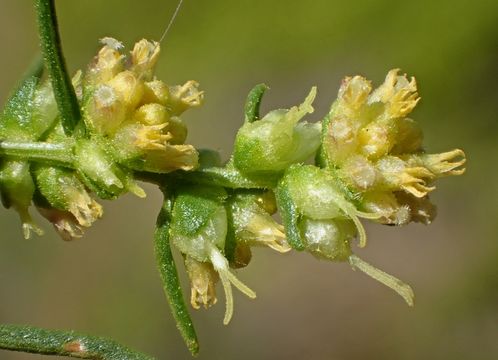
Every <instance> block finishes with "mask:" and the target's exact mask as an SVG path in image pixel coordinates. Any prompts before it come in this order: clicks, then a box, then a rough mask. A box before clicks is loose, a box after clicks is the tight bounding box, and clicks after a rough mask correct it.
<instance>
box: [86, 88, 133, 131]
mask: <svg viewBox="0 0 498 360" xmlns="http://www.w3.org/2000/svg"><path fill="white" fill-rule="evenodd" d="M84 111H85V120H86V123H87V125H89V127H90V128H92V129H95V131H97V132H98V133H100V134H103V135H112V134H114V133H115V132H116V130H117V129H118V128H119V127H120V126H121V124H122V123H123V121H124V120H125V118H126V108H125V106H124V103H123V101H122V100H121V98H120V97H119V96H118V93H117V92H116V90H114V88H112V87H111V86H108V85H97V87H96V88H95V90H94V92H93V94H92V96H91V97H90V98H89V99H88V101H87V102H86V103H85V106H84Z"/></svg>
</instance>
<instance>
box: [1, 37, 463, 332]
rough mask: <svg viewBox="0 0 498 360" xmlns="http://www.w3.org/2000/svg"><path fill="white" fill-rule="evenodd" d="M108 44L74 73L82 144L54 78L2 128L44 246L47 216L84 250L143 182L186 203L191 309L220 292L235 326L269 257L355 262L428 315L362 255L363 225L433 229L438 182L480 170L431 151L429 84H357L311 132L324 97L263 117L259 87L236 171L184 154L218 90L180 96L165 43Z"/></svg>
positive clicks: (184, 246) (6, 153) (196, 153)
mask: <svg viewBox="0 0 498 360" xmlns="http://www.w3.org/2000/svg"><path fill="white" fill-rule="evenodd" d="M102 44H103V46H102V48H101V49H100V51H99V52H98V55H97V56H96V57H95V59H94V60H93V61H92V62H91V64H90V65H89V67H88V69H87V70H86V71H85V72H84V73H83V72H81V71H79V72H77V73H76V75H75V76H74V77H73V80H72V82H73V86H74V89H75V91H76V94H77V99H78V102H79V104H80V108H81V112H82V120H81V121H80V122H79V123H78V124H77V125H76V128H75V129H74V132H73V133H72V134H70V135H68V134H66V133H65V132H64V129H63V126H62V124H61V118H60V116H59V113H58V111H57V104H56V101H55V99H54V95H53V91H52V85H51V83H50V82H49V81H48V80H45V81H43V80H42V79H41V78H40V77H39V76H32V77H29V78H28V79H26V80H25V81H24V82H23V83H22V84H21V86H20V87H19V88H18V90H17V91H16V92H15V93H14V95H13V96H12V97H11V99H10V100H9V102H8V103H7V105H6V107H5V109H4V112H3V114H2V115H1V117H0V140H1V142H0V148H1V149H0V151H1V152H0V156H1V157H0V159H1V162H0V190H1V195H2V201H3V204H4V206H5V207H7V208H9V207H12V208H13V209H14V210H16V211H17V212H18V213H19V215H20V218H21V222H22V226H23V231H24V236H25V237H26V238H28V237H29V236H30V234H31V232H36V233H39V234H41V230H40V228H39V227H38V226H37V225H36V224H34V222H33V221H32V219H31V217H30V215H29V211H28V209H29V207H30V206H31V205H32V204H34V206H35V207H36V209H37V210H38V211H39V212H40V214H42V215H43V216H44V217H45V218H46V219H47V220H48V221H50V222H51V223H52V224H53V225H54V227H55V229H56V231H57V232H58V234H59V235H60V236H61V237H62V238H63V239H64V240H72V239H75V238H79V237H81V236H82V234H83V230H84V229H85V228H88V227H90V226H91V225H92V224H93V223H94V222H95V221H96V220H97V219H99V218H101V217H102V214H103V209H102V206H101V205H100V204H99V203H98V202H97V201H96V199H116V198H118V197H119V196H121V195H123V194H125V193H127V192H131V193H133V194H135V195H137V196H139V197H145V192H144V191H143V189H142V188H140V187H139V185H138V184H137V181H149V182H153V183H156V184H158V185H159V186H160V188H161V189H162V191H163V192H164V194H165V198H166V199H167V200H168V201H169V202H170V203H171V206H170V207H169V208H168V211H169V213H168V219H169V220H170V221H169V223H168V228H167V230H166V231H167V232H168V234H167V236H168V237H169V240H170V243H171V244H172V245H173V246H174V247H175V248H176V249H178V250H179V251H180V252H181V254H182V255H183V259H184V263H185V267H186V270H187V273H188V276H189V278H190V282H191V296H190V300H191V304H192V306H193V307H194V308H196V309H198V308H199V307H201V306H204V307H209V306H211V305H213V304H215V303H216V301H217V295H216V285H217V283H218V282H221V284H222V286H223V289H224V292H225V298H226V313H225V317H224V323H225V324H228V322H229V321H230V319H231V317H232V314H233V295H232V285H233V286H235V287H236V288H237V289H238V290H240V291H241V292H242V293H244V294H246V295H247V296H249V297H251V298H254V297H255V296H256V295H255V293H254V292H253V291H252V290H251V289H250V288H249V287H248V286H246V285H245V284H244V283H242V282H241V281H240V280H239V279H238V278H237V277H236V276H235V274H234V272H233V269H238V268H242V267H245V266H247V265H248V264H249V262H250V260H251V248H252V247H255V246H258V247H259V246H264V247H269V248H271V249H273V250H276V251H278V252H280V253H286V252H288V251H291V250H293V249H294V250H297V251H307V252H309V253H310V254H312V255H313V256H315V257H317V258H319V259H325V260H329V261H338V262H348V263H349V264H350V265H351V266H352V267H353V268H356V269H359V270H361V271H362V272H364V273H366V274H367V275H369V276H371V277H372V278H373V279H375V280H377V281H379V282H381V283H383V284H385V285H386V286H388V287H390V288H391V289H393V290H394V291H396V292H397V293H398V294H400V295H401V296H402V297H403V299H404V300H405V301H406V302H407V303H408V305H410V306H411V305H413V297H414V295H413V291H412V289H411V288H410V286H408V285H407V284H405V283H403V282H402V281H400V280H399V279H397V278H395V277H394V276H392V275H389V274H387V273H385V272H383V271H381V270H379V269H377V268H375V267H373V266H372V265H370V264H368V263H366V262H365V261H364V260H362V259H360V258H359V257H358V256H357V255H355V254H354V252H353V249H352V245H353V241H354V240H355V238H358V246H359V247H364V246H365V245H366V242H367V237H366V233H365V229H364V228H363V225H362V223H361V221H360V218H363V219H367V220H370V221H374V222H377V223H381V224H388V225H405V224H408V223H410V222H421V223H424V224H429V223H431V222H432V220H433V219H434V217H435V216H436V210H435V206H434V205H433V204H432V203H431V202H430V200H429V193H430V192H431V191H433V190H434V189H435V186H434V182H435V180H436V179H438V178H440V177H443V176H449V175H460V174H462V173H463V172H464V170H465V169H464V168H463V165H464V163H465V154H464V153H463V151H462V150H458V149H457V150H452V151H448V152H444V153H439V154H429V153H426V152H425V150H424V148H423V146H422V131H421V129H420V127H419V126H418V124H417V123H416V122H415V121H414V120H413V119H411V118H409V117H408V116H409V114H410V113H411V112H412V110H413V109H414V108H415V106H416V105H417V103H418V102H419V100H420V97H419V95H418V93H417V86H416V82H415V79H414V78H411V79H408V78H407V77H406V76H405V75H400V74H399V70H391V71H389V73H388V74H387V77H386V79H385V81H384V83H383V84H382V85H380V86H379V87H377V88H376V89H373V87H372V84H371V83H370V82H369V81H368V80H366V79H365V78H363V77H361V76H354V77H347V78H345V79H344V80H343V82H342V84H341V87H340V89H339V94H338V97H337V99H336V100H335V101H334V102H333V103H332V105H331V108H330V111H329V113H328V114H327V115H326V116H325V117H324V118H323V120H322V121H319V122H307V121H302V119H303V118H304V117H305V116H306V115H308V114H311V113H313V111H314V110H313V107H312V103H313V100H314V98H315V96H316V88H312V89H311V91H310V93H309V95H308V96H307V97H306V99H305V100H304V101H303V103H302V104H300V105H298V106H294V107H292V108H290V109H278V110H273V111H270V112H269V113H268V114H266V115H265V116H263V117H260V115H259V105H260V102H261V98H262V96H263V94H264V92H265V90H266V89H267V88H266V86H265V85H258V86H256V87H255V88H254V89H253V90H252V91H251V92H250V94H249V97H248V100H247V104H246V109H245V122H244V124H243V126H242V127H241V128H240V130H239V131H238V133H237V136H236V139H235V145H234V150H233V154H232V156H231V157H230V159H229V160H228V161H227V162H226V163H223V162H222V161H221V160H220V157H219V155H218V154H217V153H216V152H214V151H211V150H199V149H196V148H195V147H194V146H193V145H190V144H185V141H186V137H187V128H186V126H185V124H184V123H183V122H182V120H181V118H180V116H181V115H182V114H183V113H184V112H185V111H186V110H188V109H190V108H195V107H198V106H199V105H201V104H202V102H203V92H202V91H200V90H199V89H198V84H197V83H196V82H195V81H188V82H186V83H185V84H184V85H176V86H170V85H167V84H166V83H164V82H163V81H161V80H158V79H157V78H156V77H155V76H154V66H155V64H156V62H157V59H158V56H159V52H160V46H159V44H158V43H155V42H149V41H146V40H141V41H139V42H138V43H137V44H135V46H134V48H133V50H132V51H131V52H130V54H129V55H125V54H124V53H123V51H122V48H123V45H122V44H121V43H120V42H119V41H117V40H115V39H112V38H104V39H103V40H102ZM310 159H313V162H310V161H309V160H310ZM275 214H278V217H276V216H274V215H275ZM277 218H280V219H281V223H279V221H277V220H276V219H277Z"/></svg>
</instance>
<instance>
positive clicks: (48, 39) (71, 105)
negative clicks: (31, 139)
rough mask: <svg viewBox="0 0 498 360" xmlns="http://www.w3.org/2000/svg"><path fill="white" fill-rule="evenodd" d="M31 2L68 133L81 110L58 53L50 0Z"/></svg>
mask: <svg viewBox="0 0 498 360" xmlns="http://www.w3.org/2000/svg"><path fill="white" fill-rule="evenodd" d="M35 6H36V12H37V16H38V28H39V33H40V42H41V48H42V53H43V57H44V59H45V64H46V66H47V69H48V72H49V73H50V79H51V81H52V86H53V88H54V95H55V100H56V102H57V107H58V108H59V112H60V115H61V122H62V127H63V128H64V132H65V134H66V135H71V134H72V133H73V130H74V128H75V127H76V124H77V123H78V122H79V120H80V119H81V112H80V108H79V104H78V99H77V98H76V93H75V91H74V88H73V85H72V84H71V79H70V77H69V75H68V72H67V69H66V63H65V60H64V55H63V53H62V46H61V39H60V36H59V31H58V25H57V16H56V12H55V4H54V0H35Z"/></svg>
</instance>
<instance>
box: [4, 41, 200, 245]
mask: <svg viewBox="0 0 498 360" xmlns="http://www.w3.org/2000/svg"><path fill="white" fill-rule="evenodd" d="M102 44H103V46H102V48H101V49H100V51H99V53H98V55H97V56H96V57H95V59H94V60H93V62H92V63H91V64H90V66H89V68H88V69H87V71H86V72H85V73H84V74H83V73H82V72H81V71H78V72H77V74H76V75H75V76H74V77H73V86H74V88H75V90H76V94H77V96H78V101H79V102H80V104H81V108H82V113H83V117H82V120H81V121H80V123H78V124H77V127H76V129H75V131H74V134H73V135H71V136H68V135H66V134H65V133H64V131H63V127H62V125H61V120H60V117H59V115H58V112H57V106H56V102H55V99H54V96H53V92H52V87H51V84H50V82H48V81H45V82H41V81H40V80H39V78H37V77H32V78H30V79H28V80H26V81H25V82H24V83H23V84H22V85H21V87H20V89H18V91H17V92H16V93H15V94H14V96H13V97H12V98H11V100H10V101H9V103H8V104H7V106H6V108H5V110H4V112H3V114H2V116H1V121H0V139H2V141H3V142H4V144H5V142H6V143H7V145H8V144H9V143H10V142H15V143H14V145H16V143H17V147H19V146H20V145H19V144H18V142H22V143H23V144H26V143H27V142H31V145H30V144H28V145H27V146H28V148H29V147H30V146H31V147H32V146H33V143H34V144H35V145H36V146H37V147H38V148H41V149H42V151H41V154H39V158H34V159H29V160H31V161H28V160H27V159H23V158H22V157H20V156H11V157H5V159H3V160H2V163H1V168H0V188H1V194H2V199H3V203H4V205H5V206H6V207H11V206H12V207H13V208H14V209H15V210H16V211H17V212H18V213H19V214H20V216H21V220H22V223H23V229H24V236H25V237H26V238H27V237H29V236H30V231H31V230H34V231H35V232H37V233H41V230H40V229H39V228H38V227H37V226H36V225H35V224H34V223H33V221H32V220H31V217H30V215H29V212H28V208H29V206H30V205H31V203H32V202H34V204H35V205H36V207H37V209H38V210H39V212H40V214H42V215H43V216H44V217H45V218H47V219H48V220H49V221H50V222H51V223H52V224H53V225H54V227H55V229H56V230H57V232H58V233H59V234H60V235H61V237H62V238H63V239H65V240H71V239H74V238H77V237H81V236H82V234H83V229H84V228H86V227H89V226H91V225H92V223H93V222H94V221H96V220H97V219H99V218H100V217H101V216H102V214H103V211H102V207H101V205H99V204H98V203H97V202H96V201H95V200H94V199H93V198H92V196H91V193H92V192H93V193H94V194H95V195H97V197H99V198H101V199H114V198H116V197H118V196H120V195H122V194H124V193H125V192H128V191H130V192H132V193H134V194H136V195H138V196H140V197H144V196H145V192H144V191H143V190H142V189H141V188H140V187H139V186H138V185H137V183H136V180H135V178H136V177H137V175H136V174H137V173H138V172H146V173H153V174H164V173H169V172H172V171H175V170H178V169H182V170H193V169H195V168H196V167H197V165H198V153H197V150H196V149H195V148H194V147H193V146H192V145H187V144H184V142H185V139H186V137H187V128H186V126H185V124H184V123H183V122H182V120H181V118H180V115H181V114H182V113H183V112H185V111H186V110H188V109H189V108H194V107H197V106H199V105H201V103H202V101H203V92H201V91H199V90H198V84H197V83H196V82H195V81H188V82H187V83H185V84H184V85H181V86H168V85H167V84H165V83H164V82H163V81H161V80H158V79H156V78H155V77H154V66H155V64H156V62H157V59H158V56H159V52H160V47H159V44H158V43H155V42H149V41H147V40H141V41H139V42H138V43H136V44H135V46H134V48H133V50H132V51H131V52H130V55H129V56H125V55H124V54H123V53H122V52H121V50H122V48H123V45H122V44H121V43H120V42H118V41H117V40H115V39H111V38H104V39H103V40H102ZM57 151H59V153H63V154H64V156H61V155H58V156H55V163H54V161H45V160H47V159H49V160H50V159H51V154H53V153H56V152H57ZM30 154H32V152H31V153H30ZM14 155H16V154H14ZM61 157H62V158H63V160H64V161H62V160H60V159H59V158H61ZM59 160H60V161H59Z"/></svg>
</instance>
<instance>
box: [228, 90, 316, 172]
mask: <svg viewBox="0 0 498 360" xmlns="http://www.w3.org/2000/svg"><path fill="white" fill-rule="evenodd" d="M315 95H316V88H312V89H311V91H310V93H309V95H308V97H307V98H306V99H305V100H304V102H303V103H302V104H301V105H300V106H294V107H293V108H291V109H290V110H283V109H281V110H274V111H271V112H270V113H268V114H267V115H266V116H264V117H263V118H262V119H261V120H258V121H254V122H246V123H245V124H244V125H243V126H242V127H241V128H240V130H239V132H238V133H237V137H236V139H235V148H234V155H233V159H234V164H235V166H236V167H237V168H238V169H239V170H240V171H241V172H243V173H246V174H256V175H258V174H260V175H261V174H265V173H272V172H273V173H274V172H281V171H283V170H285V169H286V168H287V167H289V166H290V165H291V164H293V163H298V162H303V161H305V160H306V159H308V158H309V157H311V156H312V155H313V154H314V153H315V151H316V150H317V148H318V146H319V145H320V124H308V123H306V122H303V123H298V122H299V120H301V118H303V117H304V116H305V115H306V114H308V113H312V112H313V107H312V106H311V103H312V102H313V99H314V98H315Z"/></svg>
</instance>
